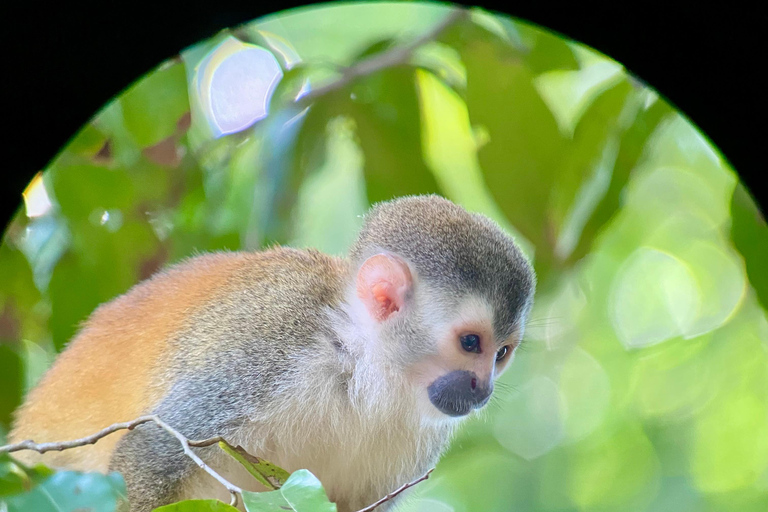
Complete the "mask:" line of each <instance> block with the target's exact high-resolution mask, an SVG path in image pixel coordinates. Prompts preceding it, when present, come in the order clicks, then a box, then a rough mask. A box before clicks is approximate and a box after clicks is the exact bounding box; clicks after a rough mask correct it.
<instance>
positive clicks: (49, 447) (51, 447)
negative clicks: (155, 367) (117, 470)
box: [0, 416, 154, 454]
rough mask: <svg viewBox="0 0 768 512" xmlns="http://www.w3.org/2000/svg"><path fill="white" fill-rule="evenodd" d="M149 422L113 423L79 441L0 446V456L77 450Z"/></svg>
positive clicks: (145, 419)
mask: <svg viewBox="0 0 768 512" xmlns="http://www.w3.org/2000/svg"><path fill="white" fill-rule="evenodd" d="M150 421H154V417H153V416H140V417H138V418H136V419H135V420H133V421H126V422H123V423H115V424H114V425H110V426H108V427H107V428H104V429H102V430H99V431H98V432H96V433H95V434H91V435H89V436H86V437H82V438H80V439H75V440H73V441H61V442H57V443H35V442H34V441H32V440H31V439H28V440H26V441H21V442H20V443H15V444H7V445H5V446H0V454H2V453H11V452H18V451H21V450H34V451H36V452H38V453H45V452H50V451H59V452H60V451H62V450H68V449H70V448H77V447H78V446H85V445H89V444H94V443H96V441H98V440H99V439H101V438H102V437H106V436H108V435H109V434H112V433H113V432H117V431H118V430H133V429H134V428H135V427H138V426H139V425H141V424H142V423H148V422H150Z"/></svg>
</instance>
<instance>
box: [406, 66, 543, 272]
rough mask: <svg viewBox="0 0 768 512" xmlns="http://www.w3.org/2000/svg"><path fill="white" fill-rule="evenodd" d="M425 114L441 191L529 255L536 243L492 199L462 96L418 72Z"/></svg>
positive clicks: (429, 157)
mask: <svg viewBox="0 0 768 512" xmlns="http://www.w3.org/2000/svg"><path fill="white" fill-rule="evenodd" d="M416 80H417V84H418V88H419V99H420V103H421V115H422V146H423V148H424V149H423V151H424V159H425V161H426V162H427V165H429V167H430V168H431V169H432V172H433V173H434V175H435V179H436V180H437V181H438V183H439V184H440V191H441V192H442V193H443V194H444V195H445V197H447V198H448V199H451V200H452V201H455V202H457V203H459V204H461V205H462V206H464V207H465V208H467V209H469V210H471V211H476V212H479V213H483V214H485V215H487V216H488V217H490V218H492V219H493V220H495V221H496V222H498V223H499V224H500V225H501V226H502V227H503V228H504V229H505V230H506V231H507V232H508V233H510V234H511V235H513V236H514V237H515V239H516V240H517V242H518V243H520V244H521V246H522V248H523V250H524V252H525V253H526V255H527V256H528V257H529V258H532V257H533V247H531V246H530V243H529V242H528V241H527V240H525V239H524V238H523V237H522V235H520V234H519V233H517V231H516V230H515V229H514V227H513V226H512V225H511V224H510V223H509V221H508V220H507V218H506V217H505V216H504V214H503V213H502V212H501V210H500V209H499V207H498V205H497V204H496V202H495V201H494V200H493V197H492V196H491V193H490V191H489V190H488V187H487V185H486V183H485V180H484V179H483V171H482V169H481V168H480V163H479V162H478V160H477V146H478V142H477V140H476V138H475V136H474V134H473V132H472V127H471V126H470V124H469V114H468V112H467V106H466V104H465V103H464V101H462V99H461V98H460V97H459V96H458V95H457V94H456V93H455V92H454V91H452V90H451V89H450V88H448V87H447V86H446V85H445V84H443V82H442V81H441V80H439V79H438V78H437V77H435V76H434V75H432V74H431V73H428V72H425V71H423V70H419V71H418V72H417V73H416Z"/></svg>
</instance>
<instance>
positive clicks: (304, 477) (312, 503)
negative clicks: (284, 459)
mask: <svg viewBox="0 0 768 512" xmlns="http://www.w3.org/2000/svg"><path fill="white" fill-rule="evenodd" d="M280 492H282V493H283V496H285V499H286V501H288V502H289V503H290V505H291V507H293V509H294V510H295V511H296V512H304V511H306V512H310V511H312V512H336V505H334V504H333V503H331V502H330V501H328V496H327V495H326V494H325V490H324V489H323V485H322V484H321V483H320V480H318V479H317V477H316V476H315V475H313V474H312V473H310V472H309V471H307V470H306V469H300V470H298V471H294V472H293V473H292V474H291V477H290V478H289V479H288V481H286V482H285V484H284V485H283V486H282V487H281V488H280Z"/></svg>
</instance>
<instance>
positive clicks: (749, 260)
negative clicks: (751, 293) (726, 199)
mask: <svg viewBox="0 0 768 512" xmlns="http://www.w3.org/2000/svg"><path fill="white" fill-rule="evenodd" d="M731 239H732V240H733V244H734V245H735V246H736V249H738V251H739V252H740V253H741V255H742V256H743V257H744V262H745V264H746V267H747V275H748V276H749V284H751V285H752V288H754V290H755V293H756V294H757V298H758V300H759V301H760V303H761V304H762V306H763V307H764V308H768V268H766V264H765V262H767V261H768V226H766V223H765V218H764V217H763V216H762V214H761V213H760V210H759V209H758V208H757V205H756V204H755V201H754V199H752V198H751V197H750V195H749V192H748V191H747V189H746V188H745V187H744V185H742V184H741V183H739V184H737V185H736V189H735V190H734V191H733V199H732V200H731Z"/></svg>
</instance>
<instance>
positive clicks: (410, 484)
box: [357, 468, 435, 512]
mask: <svg viewBox="0 0 768 512" xmlns="http://www.w3.org/2000/svg"><path fill="white" fill-rule="evenodd" d="M434 470H435V468H432V469H430V470H429V471H427V472H426V473H424V475H423V476H421V477H419V478H417V479H416V480H414V481H413V482H408V483H407V484H405V485H403V486H401V487H399V488H398V489H396V490H394V491H392V492H391V493H389V494H387V495H386V496H384V497H383V498H381V499H380V500H379V501H377V502H376V503H372V504H370V505H368V506H367V507H365V508H361V509H360V510H358V511H357V512H371V510H373V509H375V508H376V507H378V506H379V505H381V504H383V503H386V502H387V501H391V500H392V499H393V498H394V497H395V496H397V495H398V494H400V493H401V492H403V491H404V490H406V489H408V488H410V487H413V486H414V485H416V484H418V483H419V482H423V481H424V480H426V479H427V478H429V474H430V473H432V472H433V471H434Z"/></svg>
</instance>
